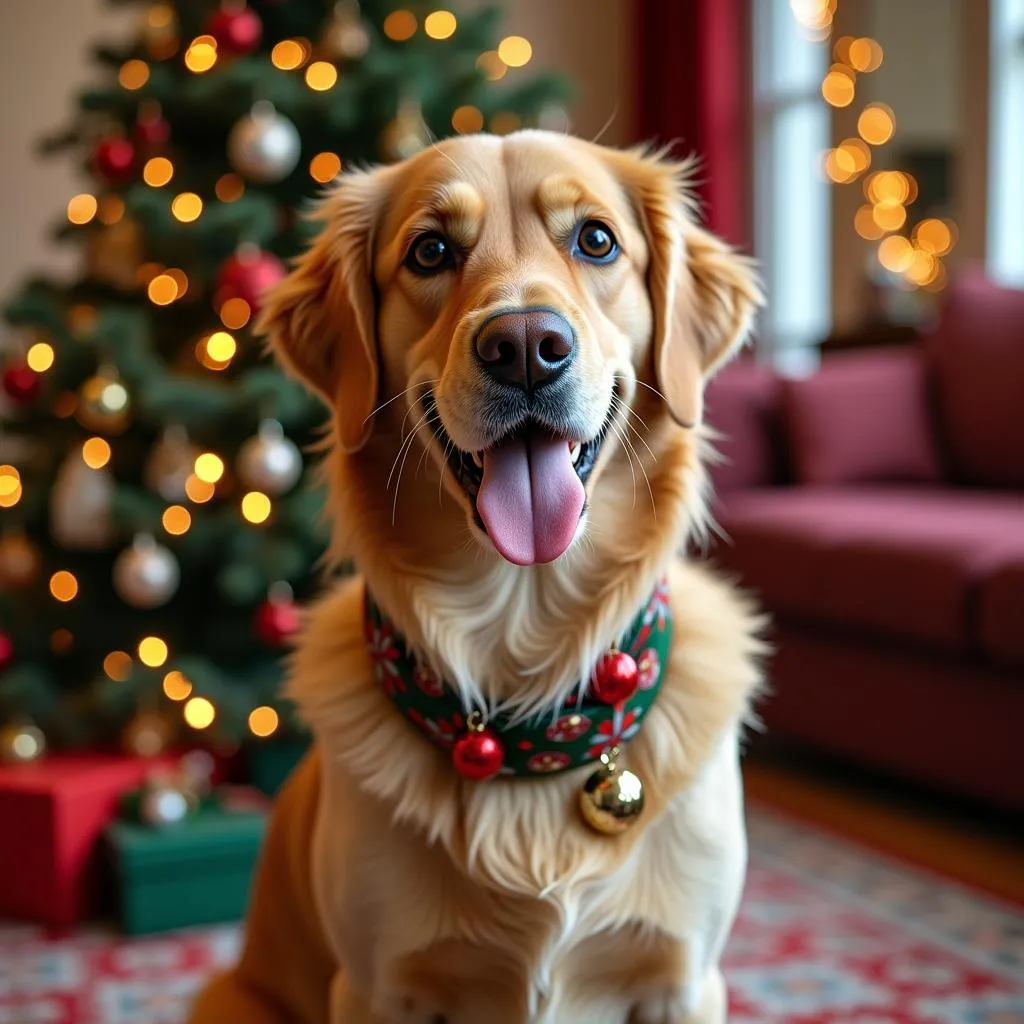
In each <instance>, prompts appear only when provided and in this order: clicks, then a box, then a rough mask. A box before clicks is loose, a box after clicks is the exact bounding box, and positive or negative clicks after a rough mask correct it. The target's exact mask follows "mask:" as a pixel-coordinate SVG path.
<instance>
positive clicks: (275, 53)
mask: <svg viewBox="0 0 1024 1024" xmlns="http://www.w3.org/2000/svg"><path fill="white" fill-rule="evenodd" d="M309 53H310V50H309V47H308V46H306V45H303V42H302V41H301V40H298V39H282V40H281V42H279V43H277V44H276V45H275V46H274V48H273V49H272V50H271V51H270V62H271V64H273V65H274V67H275V68H280V69H281V70H282V71H294V70H295V69H296V68H301V67H302V65H303V64H305V63H306V60H307V59H308V58H309Z"/></svg>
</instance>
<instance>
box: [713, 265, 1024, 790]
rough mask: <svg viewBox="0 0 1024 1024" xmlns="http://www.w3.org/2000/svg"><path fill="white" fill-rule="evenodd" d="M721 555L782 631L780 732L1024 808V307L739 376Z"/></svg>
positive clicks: (992, 309)
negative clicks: (798, 372) (809, 363)
mask: <svg viewBox="0 0 1024 1024" xmlns="http://www.w3.org/2000/svg"><path fill="white" fill-rule="evenodd" d="M707 410H708V413H707V417H708V420H709V422H710V423H711V425H712V426H713V427H714V428H715V429H716V430H718V431H719V432H720V433H721V434H722V435H723V437H722V439H721V440H720V441H719V442H718V444H717V447H718V448H719V450H720V451H721V453H722V454H723V456H724V457H725V460H726V461H725V462H723V463H722V464H721V465H719V466H718V467H717V468H716V470H715V474H714V475H715V480H716V486H717V492H718V493H717V498H716V505H715V517H716V519H717V521H718V523H719V525H720V527H721V529H722V531H723V532H724V534H725V538H726V539H723V540H719V541H717V542H716V543H715V544H714V545H713V546H712V550H711V552H710V557H711V558H712V559H713V560H714V561H716V562H718V563H719V564H720V565H722V566H724V567H725V568H727V569H728V570H731V571H732V573H733V574H735V575H736V576H738V577H739V579H740V580H741V581H742V583H743V584H745V585H746V586H747V587H748V588H749V589H751V590H753V591H754V592H755V593H757V594H758V595H759V596H760V598H761V600H762V602H763V603H764V604H765V605H766V606H767V608H768V609H769V610H770V612H771V613H772V616H773V620H774V625H773V631H772V638H773V642H774V645H775V648H776V650H775V654H774V657H773V660H772V670H771V680H772V682H771V687H772V692H771V695H770V696H769V697H768V698H767V699H766V701H765V702H764V705H763V709H762V714H763V717H764V720H765V723H766V725H767V727H768V729H769V730H770V731H772V732H774V733H776V734H778V735H781V736H787V737H791V738H795V739H799V740H803V741H806V742H808V743H810V744H813V745H816V746H818V747H821V748H825V749H827V750H829V751H832V752H835V753H839V754H841V755H846V756H848V757H849V758H853V759H856V760H859V761H861V762H864V763H868V764H870V765H872V766H874V767H876V768H883V769H888V770H890V771H891V772H894V773H898V774H902V775H905V776H907V777H912V778H915V779H918V780H922V781H925V782H928V783H931V784H933V785H937V786H939V787H943V788H945V789H947V790H949V791H955V792H957V793H960V794H965V795H969V796H973V797H977V798H980V799H982V800H984V801H986V802H988V803H991V804H996V805H1000V806H1002V807H1012V808H1015V809H1017V810H1020V809H1024V291H1012V290H1006V289H1000V288H997V287H995V286H994V285H992V284H991V283H989V282H987V281H986V280H984V279H983V278H981V277H979V276H970V277H965V278H963V279H961V280H959V281H957V282H956V283H955V284H954V285H953V286H952V287H951V288H950V290H949V292H948V295H947V298H946V301H945V303H944V308H943V310H942V313H941V317H940V320H939V322H938V325H937V326H936V327H935V329H934V330H932V331H931V332H930V333H928V334H927V335H924V336H922V338H921V339H920V341H919V342H918V343H916V344H913V345H909V346H906V347H902V348H894V349H879V350H868V351H862V352H849V353H836V354H833V355H829V356H826V357H825V358H824V359H823V361H822V366H821V368H820V370H819V371H818V372H817V373H816V374H814V375H813V376H812V377H810V378H807V379H804V380H784V379H782V378H780V377H778V376H777V375H775V374H774V373H773V372H772V371H770V370H769V369H767V368H766V367H764V366H761V365H758V364H756V363H753V362H740V363H737V364H734V365H733V366H731V367H728V368H727V369H726V370H724V371H723V372H722V373H721V374H720V375H719V376H718V377H717V378H715V380H714V381H712V383H711V385H710V387H709V390H708V397H707Z"/></svg>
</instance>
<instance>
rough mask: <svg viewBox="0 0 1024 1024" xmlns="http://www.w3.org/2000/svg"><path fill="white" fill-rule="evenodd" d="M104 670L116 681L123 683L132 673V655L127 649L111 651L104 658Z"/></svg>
mask: <svg viewBox="0 0 1024 1024" xmlns="http://www.w3.org/2000/svg"><path fill="white" fill-rule="evenodd" d="M103 671H104V672H105V673H106V674H107V677H108V678H109V679H113V680H114V682H115V683H123V682H124V681H125V680H126V679H127V678H128V677H129V676H130V675H131V674H132V656H131V655H130V654H128V653H127V652H126V651H111V652H110V653H109V654H108V655H107V656H106V657H105V658H104V659H103Z"/></svg>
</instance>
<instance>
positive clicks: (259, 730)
mask: <svg viewBox="0 0 1024 1024" xmlns="http://www.w3.org/2000/svg"><path fill="white" fill-rule="evenodd" d="M279 722H280V719H279V718H278V714H277V712H276V711H275V710H274V709H273V708H272V707H268V706H267V705H266V704H264V705H262V706H260V707H258V708H253V709H252V711H250V712H249V730H250V731H251V732H252V734H253V736H260V737H266V736H272V735H273V734H274V733H275V732H277V726H278V724H279Z"/></svg>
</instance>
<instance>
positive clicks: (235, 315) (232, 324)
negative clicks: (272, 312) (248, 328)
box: [220, 298, 252, 331]
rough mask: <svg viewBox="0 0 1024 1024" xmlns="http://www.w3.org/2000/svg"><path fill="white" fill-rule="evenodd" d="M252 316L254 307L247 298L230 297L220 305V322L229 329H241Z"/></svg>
mask: <svg viewBox="0 0 1024 1024" xmlns="http://www.w3.org/2000/svg"><path fill="white" fill-rule="evenodd" d="M251 316H252V309H250V307H249V303H248V302H246V301H245V299H238V298H235V299H228V300H227V301H226V302H225V303H224V304H223V305H222V306H221V307H220V322H221V323H222V324H223V325H224V326H225V327H227V328H228V329H229V330H232V331H237V330H241V328H243V327H244V326H245V325H246V324H247V323H248V322H249V318H250V317H251Z"/></svg>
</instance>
